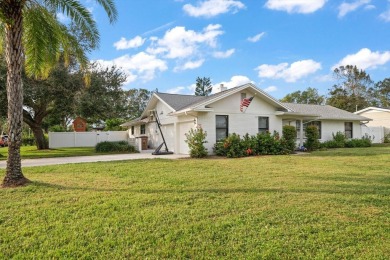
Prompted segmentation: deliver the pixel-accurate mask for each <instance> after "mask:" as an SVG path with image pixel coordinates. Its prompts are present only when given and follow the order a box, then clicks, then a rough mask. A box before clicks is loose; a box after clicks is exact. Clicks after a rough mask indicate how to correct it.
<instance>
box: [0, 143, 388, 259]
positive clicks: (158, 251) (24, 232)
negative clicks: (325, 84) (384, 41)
mask: <svg viewBox="0 0 390 260" xmlns="http://www.w3.org/2000/svg"><path fill="white" fill-rule="evenodd" d="M332 154H333V155H332ZM24 173H25V175H26V176H27V177H28V178H29V179H30V180H33V181H34V182H33V184H31V185H29V186H27V187H23V188H17V189H0V198H1V203H0V259H10V258H16V259H22V258H28V259H31V258H34V259H45V258H46V259H48V258H54V259H58V258H70V259H80V258H81V259H95V258H98V259H126V258H131V259H144V258H151V259H157V258H160V259H161V258H163V259H165V258H173V259H181V258H191V259H205V258H207V259H215V258H233V259H237V258H240V259H244V258H245V259H261V258H267V259H281V258H282V259H286V258H287V259H298V258H306V259H315V258H316V259H389V258H390V246H389V245H390V147H373V148H360V149H340V150H334V151H325V152H316V153H313V154H310V155H292V156H264V157H251V158H242V159H204V160H191V159H181V160H162V159H156V160H137V161H128V162H109V163H107V162H104V163H103V162H101V163H93V164H77V165H61V166H47V167H33V168H25V169H24ZM0 174H4V170H0Z"/></svg>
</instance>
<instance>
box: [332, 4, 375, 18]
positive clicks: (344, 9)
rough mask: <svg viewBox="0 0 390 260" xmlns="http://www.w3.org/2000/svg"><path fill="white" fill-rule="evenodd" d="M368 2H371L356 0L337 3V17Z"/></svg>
mask: <svg viewBox="0 0 390 260" xmlns="http://www.w3.org/2000/svg"><path fill="white" fill-rule="evenodd" d="M370 2H371V0H356V1H354V2H352V3H346V2H344V3H342V4H341V5H339V7H338V9H339V14H338V17H339V18H341V17H344V16H345V15H347V14H348V13H350V12H353V11H355V10H356V9H358V8H359V7H361V6H363V5H367V4H369V3H370Z"/></svg>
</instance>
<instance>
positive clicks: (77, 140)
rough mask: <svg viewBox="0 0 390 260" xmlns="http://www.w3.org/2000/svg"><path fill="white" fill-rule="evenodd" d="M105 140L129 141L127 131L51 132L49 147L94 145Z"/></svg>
mask: <svg viewBox="0 0 390 260" xmlns="http://www.w3.org/2000/svg"><path fill="white" fill-rule="evenodd" d="M103 141H127V142H129V136H128V133H127V131H108V132H50V133H49V148H60V147H94V146H95V145H96V144H97V143H100V142H103Z"/></svg>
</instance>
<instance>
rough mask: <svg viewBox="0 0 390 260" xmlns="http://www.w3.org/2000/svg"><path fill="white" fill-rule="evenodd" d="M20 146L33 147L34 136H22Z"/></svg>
mask: <svg viewBox="0 0 390 260" xmlns="http://www.w3.org/2000/svg"><path fill="white" fill-rule="evenodd" d="M22 145H24V146H32V145H35V137H34V136H22Z"/></svg>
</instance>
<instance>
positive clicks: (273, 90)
mask: <svg viewBox="0 0 390 260" xmlns="http://www.w3.org/2000/svg"><path fill="white" fill-rule="evenodd" d="M263 90H264V91H265V92H268V93H269V92H275V91H277V90H278V88H277V87H276V86H269V87H268V88H265V89H263Z"/></svg>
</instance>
